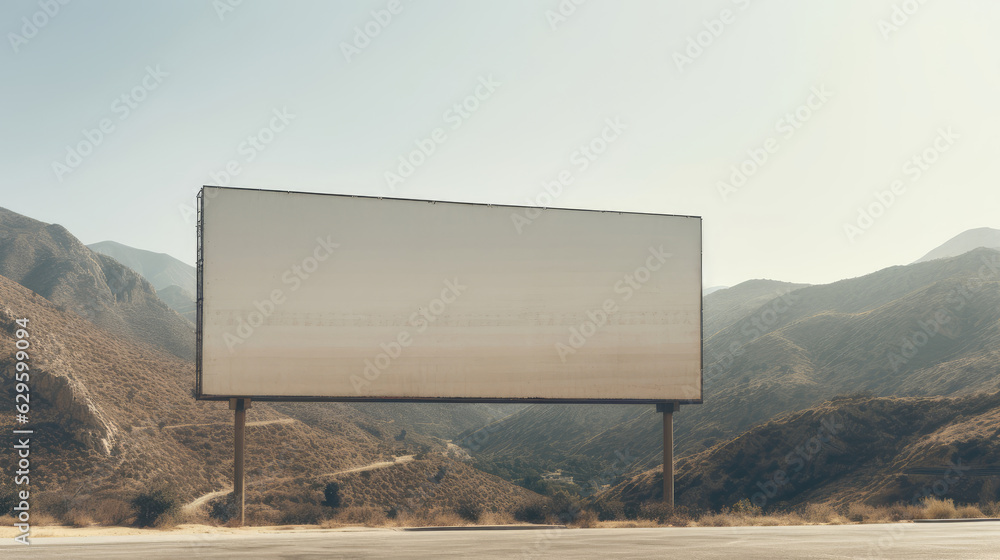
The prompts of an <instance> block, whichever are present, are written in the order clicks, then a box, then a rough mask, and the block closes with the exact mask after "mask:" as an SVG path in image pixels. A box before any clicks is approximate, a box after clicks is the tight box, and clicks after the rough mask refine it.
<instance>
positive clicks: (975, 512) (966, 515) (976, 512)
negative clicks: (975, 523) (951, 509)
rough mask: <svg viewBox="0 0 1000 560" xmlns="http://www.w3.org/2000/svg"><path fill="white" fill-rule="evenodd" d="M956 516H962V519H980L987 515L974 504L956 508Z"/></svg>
mask: <svg viewBox="0 0 1000 560" xmlns="http://www.w3.org/2000/svg"><path fill="white" fill-rule="evenodd" d="M955 517H960V518H962V519H979V518H981V517H986V515H985V514H983V511H982V510H981V509H979V508H978V507H976V506H974V505H971V504H970V505H967V506H962V507H959V508H956V509H955Z"/></svg>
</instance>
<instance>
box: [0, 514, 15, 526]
mask: <svg viewBox="0 0 1000 560" xmlns="http://www.w3.org/2000/svg"><path fill="white" fill-rule="evenodd" d="M15 523H20V521H18V520H17V519H16V518H15V517H14V516H13V515H0V527H11V526H13V525H14V524H15Z"/></svg>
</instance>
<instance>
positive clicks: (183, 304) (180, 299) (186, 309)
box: [156, 286, 198, 324]
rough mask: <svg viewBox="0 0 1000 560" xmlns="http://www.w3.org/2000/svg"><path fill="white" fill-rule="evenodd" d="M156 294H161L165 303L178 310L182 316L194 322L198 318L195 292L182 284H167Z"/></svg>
mask: <svg viewBox="0 0 1000 560" xmlns="http://www.w3.org/2000/svg"><path fill="white" fill-rule="evenodd" d="M156 295H158V296H160V299H161V300H163V303H165V304H167V306H169V307H170V309H173V310H174V311H176V312H177V313H178V314H179V315H180V316H181V317H184V318H185V319H187V320H188V321H191V323H192V324H194V322H195V321H196V320H197V319H198V308H197V306H195V303H194V294H192V293H191V292H188V291H187V290H185V289H184V288H181V287H180V286H167V287H166V288H163V289H160V290H157V291H156Z"/></svg>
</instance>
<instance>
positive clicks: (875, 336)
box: [466, 249, 1000, 480]
mask: <svg viewBox="0 0 1000 560" xmlns="http://www.w3.org/2000/svg"><path fill="white" fill-rule="evenodd" d="M745 284H746V285H745V286H744V285H741V286H742V287H741V286H737V287H734V288H730V289H729V290H722V291H719V292H716V293H714V294H710V295H709V296H707V297H706V298H705V323H706V325H707V324H714V325H717V326H719V330H718V331H717V332H715V333H714V334H712V335H709V329H706V340H705V350H704V355H705V368H704V374H703V378H704V385H705V388H704V397H705V402H704V404H701V405H689V406H682V407H681V409H680V411H679V412H678V413H676V414H675V415H674V423H675V446H676V452H677V454H678V456H685V455H690V454H693V453H697V452H700V451H702V450H704V449H706V448H710V447H712V446H714V445H716V444H718V443H720V442H725V441H728V440H729V439H730V438H733V437H735V436H737V435H738V434H740V433H742V432H743V431H745V430H747V429H749V428H750V427H752V426H754V425H756V424H759V423H761V422H765V421H767V420H769V419H771V418H773V417H775V416H778V415H781V414H784V413H788V412H791V411H795V410H801V409H805V408H808V407H811V406H815V405H817V404H818V403H820V402H823V401H824V400H826V399H830V398H833V397H835V396H837V395H843V394H849V393H855V392H858V391H869V392H871V393H873V394H875V395H879V396H900V397H903V396H939V395H942V396H949V395H951V396H958V395H965V394H970V393H976V392H984V391H995V390H996V389H997V388H998V387H1000V375H998V373H1000V369H998V367H997V363H1000V252H998V251H995V250H992V249H977V250H974V251H972V252H969V253H966V254H964V255H961V256H958V257H953V258H948V259H938V260H934V261H930V262H926V263H918V264H913V265H908V266H897V267H892V268H888V269H885V270H881V271H878V272H875V273H872V274H869V275H867V276H863V277H859V278H853V279H849V280H842V281H839V282H835V283H832V284H827V285H821V286H804V287H799V288H797V289H793V290H792V291H788V292H785V291H784V290H786V289H790V288H792V287H794V285H792V286H789V285H782V284H774V283H771V282H770V281H757V282H753V283H745ZM737 288H740V289H739V290H737ZM730 290H732V292H731V293H730V294H726V292H729V291H730ZM769 290H778V291H780V293H781V295H778V293H777V292H773V291H772V292H770V293H769ZM727 296H738V297H733V298H732V301H729V299H728V297H727ZM761 302H763V303H761ZM738 309H742V311H733V310H738ZM741 313H742V316H740V314H741ZM737 316H740V318H739V319H738V320H734V318H735V317H737ZM660 426H661V424H660V418H659V415H658V414H656V413H655V411H654V408H653V407H652V406H651V405H646V406H638V405H604V406H579V405H531V406H530V407H527V408H525V409H523V410H521V411H519V412H517V413H515V414H514V415H512V416H511V417H509V418H507V419H505V420H503V421H501V422H499V423H498V424H497V425H493V426H490V427H489V429H488V431H485V430H480V431H479V432H478V433H472V434H466V437H469V436H474V438H475V439H477V440H481V443H479V444H477V448H476V449H475V450H474V452H473V456H474V457H475V458H476V460H477V461H479V464H481V466H482V467H483V468H485V469H487V470H489V471H490V472H498V473H508V474H509V475H510V477H511V479H512V480H513V479H520V477H521V476H523V474H522V473H529V474H530V473H531V472H535V471H539V472H544V471H548V470H554V469H556V468H563V469H565V470H568V471H572V472H573V473H574V475H575V476H577V477H579V478H581V479H582V480H593V479H602V480H606V479H608V478H609V477H607V476H603V475H604V474H606V473H607V472H609V469H612V470H613V471H614V473H615V477H617V476H622V475H628V474H630V473H634V472H636V471H639V470H642V469H643V468H649V467H652V466H654V465H656V464H659V462H660V461H661V457H662V455H661V453H662V439H661V438H662V434H661V427H660ZM626 454H627V456H628V458H629V460H628V461H623V460H622V459H621V457H622V456H623V455H626ZM616 460H617V466H615V461H616ZM517 465H520V466H519V467H518V466H517ZM623 465H624V466H623ZM615 477H610V478H615Z"/></svg>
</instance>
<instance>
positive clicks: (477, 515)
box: [455, 500, 486, 523]
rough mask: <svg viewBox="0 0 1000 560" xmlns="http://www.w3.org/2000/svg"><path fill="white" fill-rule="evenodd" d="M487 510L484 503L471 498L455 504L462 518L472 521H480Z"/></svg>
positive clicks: (456, 510)
mask: <svg viewBox="0 0 1000 560" xmlns="http://www.w3.org/2000/svg"><path fill="white" fill-rule="evenodd" d="M485 512H486V509H485V508H484V507H483V505H482V504H480V503H479V502H473V501H471V500H463V501H462V502H461V503H459V504H458V505H457V506H455V513H456V514H457V515H458V516H459V517H461V518H462V519H464V520H466V521H469V522H471V523H479V520H480V519H481V518H482V517H483V514H484V513H485Z"/></svg>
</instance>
